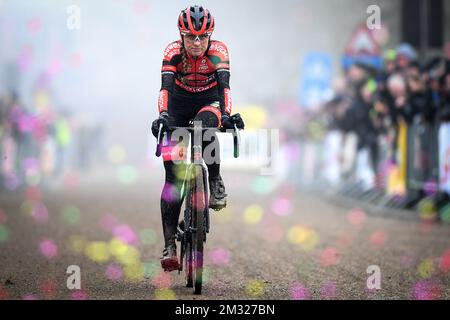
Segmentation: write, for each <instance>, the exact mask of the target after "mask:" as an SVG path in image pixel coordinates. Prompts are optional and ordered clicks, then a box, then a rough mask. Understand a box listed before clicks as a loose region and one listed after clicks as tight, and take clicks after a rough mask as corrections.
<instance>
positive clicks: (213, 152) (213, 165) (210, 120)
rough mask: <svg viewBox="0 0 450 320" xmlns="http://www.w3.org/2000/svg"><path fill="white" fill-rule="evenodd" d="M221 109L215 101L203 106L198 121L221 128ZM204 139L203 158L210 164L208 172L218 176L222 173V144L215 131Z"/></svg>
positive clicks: (212, 176) (211, 176) (206, 126)
mask: <svg viewBox="0 0 450 320" xmlns="http://www.w3.org/2000/svg"><path fill="white" fill-rule="evenodd" d="M220 116H221V115H220V109H219V103H218V102H214V103H211V104H210V105H207V106H204V107H202V108H201V109H200V110H199V112H198V113H197V115H196V116H195V119H194V120H196V121H202V127H203V128H219V127H220ZM207 135H208V133H206V135H205V137H204V138H205V139H204V140H203V146H202V149H203V159H204V160H205V163H206V165H207V166H208V174H209V177H210V178H213V179H215V178H218V177H219V175H220V146H219V140H218V139H217V135H216V134H215V133H214V134H212V135H209V137H207Z"/></svg>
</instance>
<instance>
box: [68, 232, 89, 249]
mask: <svg viewBox="0 0 450 320" xmlns="http://www.w3.org/2000/svg"><path fill="white" fill-rule="evenodd" d="M69 242H70V248H71V249H72V250H73V251H74V252H76V253H82V252H84V249H85V248H86V245H87V244H88V241H87V240H86V238H85V237H83V236H78V235H74V236H70V238H69Z"/></svg>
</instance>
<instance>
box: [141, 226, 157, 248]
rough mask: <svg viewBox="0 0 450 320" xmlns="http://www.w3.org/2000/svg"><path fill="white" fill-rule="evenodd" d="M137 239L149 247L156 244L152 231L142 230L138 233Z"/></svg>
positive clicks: (154, 234)
mask: <svg viewBox="0 0 450 320" xmlns="http://www.w3.org/2000/svg"><path fill="white" fill-rule="evenodd" d="M139 239H140V240H141V242H142V243H143V244H144V245H147V246H151V245H153V244H155V242H156V233H155V231H154V230H153V229H142V230H141V231H139Z"/></svg>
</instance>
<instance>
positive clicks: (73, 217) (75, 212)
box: [63, 206, 80, 224]
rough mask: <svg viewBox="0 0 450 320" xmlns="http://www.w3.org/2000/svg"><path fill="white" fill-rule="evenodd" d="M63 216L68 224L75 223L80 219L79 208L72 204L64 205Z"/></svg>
mask: <svg viewBox="0 0 450 320" xmlns="http://www.w3.org/2000/svg"><path fill="white" fill-rule="evenodd" d="M63 217H64V220H65V221H66V222H67V223H68V224H77V223H78V222H79V221H80V210H79V209H78V208H77V207H74V206H66V207H64V209H63Z"/></svg>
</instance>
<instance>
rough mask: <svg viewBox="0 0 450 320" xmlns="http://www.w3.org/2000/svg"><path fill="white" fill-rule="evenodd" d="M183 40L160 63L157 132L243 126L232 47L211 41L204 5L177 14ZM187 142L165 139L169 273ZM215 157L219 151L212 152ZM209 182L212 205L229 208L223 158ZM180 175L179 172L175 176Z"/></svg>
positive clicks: (173, 265) (174, 262)
mask: <svg viewBox="0 0 450 320" xmlns="http://www.w3.org/2000/svg"><path fill="white" fill-rule="evenodd" d="M178 29H179V31H180V38H181V39H180V40H177V41H174V42H172V43H170V44H169V45H168V46H167V47H166V49H165V51H164V57H163V62H162V70H161V76H162V85H161V89H160V92H159V98H158V111H159V117H158V119H156V120H155V121H153V123H152V133H153V135H155V136H157V133H158V130H159V126H160V124H162V125H163V128H169V127H171V126H176V127H187V126H188V125H189V121H190V120H192V119H193V120H195V121H202V126H203V127H212V128H220V127H221V126H222V127H223V128H225V129H232V128H234V125H235V124H236V126H237V127H238V128H239V129H243V128H244V123H243V121H242V119H241V117H240V115H239V114H236V115H233V116H231V107H232V106H231V93H230V85H229V80H230V68H229V57H228V50H227V47H226V45H225V44H224V43H222V42H220V41H216V40H211V34H212V32H213V30H214V18H213V16H212V15H211V13H210V12H209V11H208V10H207V9H206V8H203V7H202V6H190V7H188V8H186V9H185V10H182V11H181V13H180V15H179V17H178ZM186 143H187V142H186V141H175V142H174V141H171V139H170V138H169V139H167V141H166V143H165V144H164V145H163V147H162V155H163V161H164V169H165V183H164V187H163V190H162V193H161V218H162V225H163V234H164V242H165V248H164V250H163V256H162V258H161V266H162V268H163V269H164V270H165V271H173V270H177V269H178V267H179V262H178V258H177V253H176V243H175V233H176V229H177V225H178V218H179V214H180V209H181V204H182V199H181V194H180V191H181V185H182V183H183V181H182V179H183V177H180V174H179V173H180V172H184V171H183V167H182V166H183V164H180V162H179V161H176V162H174V160H185V159H186ZM211 143H214V144H215V145H212V146H213V147H214V150H217V151H218V150H219V149H218V140H217V137H213V139H212V140H211V141H203V149H205V148H206V147H208V146H209V145H210V144H211ZM212 156H213V157H214V158H215V159H217V158H220V155H219V154H217V155H216V154H214V152H213V154H212ZM206 164H207V167H208V177H209V186H210V194H211V196H210V201H209V207H210V208H212V209H214V210H220V209H223V208H224V207H225V206H226V197H227V194H226V193H225V186H224V182H223V180H222V178H221V176H220V172H219V171H220V161H215V162H214V163H208V161H207V163H206ZM177 173H178V175H177Z"/></svg>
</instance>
